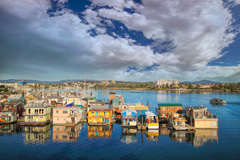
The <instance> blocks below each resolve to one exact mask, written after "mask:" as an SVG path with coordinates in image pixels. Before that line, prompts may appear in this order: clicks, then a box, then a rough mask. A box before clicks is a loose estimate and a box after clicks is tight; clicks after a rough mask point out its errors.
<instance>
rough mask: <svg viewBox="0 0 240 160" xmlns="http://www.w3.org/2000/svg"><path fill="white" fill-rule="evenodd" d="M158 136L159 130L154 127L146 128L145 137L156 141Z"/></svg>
mask: <svg viewBox="0 0 240 160" xmlns="http://www.w3.org/2000/svg"><path fill="white" fill-rule="evenodd" d="M158 136H159V130H157V129H154V130H148V131H147V132H146V138H147V139H148V140H149V141H158Z"/></svg>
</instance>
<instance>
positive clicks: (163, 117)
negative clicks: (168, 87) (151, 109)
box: [156, 103, 182, 122]
mask: <svg viewBox="0 0 240 160" xmlns="http://www.w3.org/2000/svg"><path fill="white" fill-rule="evenodd" d="M156 111H157V113H158V117H159V120H160V122H161V121H162V122H164V121H167V119H168V118H169V117H170V114H171V113H182V104H180V103H159V104H158V109H157V110H156Z"/></svg>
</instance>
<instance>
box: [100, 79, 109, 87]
mask: <svg viewBox="0 0 240 160" xmlns="http://www.w3.org/2000/svg"><path fill="white" fill-rule="evenodd" d="M101 84H102V85H105V86H107V85H109V84H110V83H109V81H108V80H103V81H102V82H101Z"/></svg>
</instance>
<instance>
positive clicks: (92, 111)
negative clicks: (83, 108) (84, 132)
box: [88, 105, 112, 125]
mask: <svg viewBox="0 0 240 160" xmlns="http://www.w3.org/2000/svg"><path fill="white" fill-rule="evenodd" d="M111 121H112V109H110V106H108V105H104V106H90V107H89V111H88V125H108V124H111Z"/></svg>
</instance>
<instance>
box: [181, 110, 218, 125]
mask: <svg viewBox="0 0 240 160" xmlns="http://www.w3.org/2000/svg"><path fill="white" fill-rule="evenodd" d="M185 110H186V117H187V119H188V120H189V122H190V125H191V126H194V127H195V128H205V129H206V128H212V129H214V128H215V129H216V128H218V117H217V116H216V115H213V114H211V111H210V112H207V107H204V106H199V107H191V106H190V107H185Z"/></svg>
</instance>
